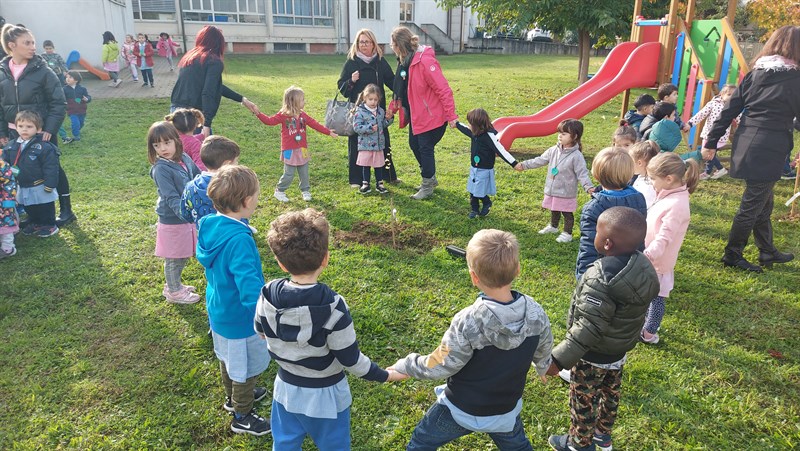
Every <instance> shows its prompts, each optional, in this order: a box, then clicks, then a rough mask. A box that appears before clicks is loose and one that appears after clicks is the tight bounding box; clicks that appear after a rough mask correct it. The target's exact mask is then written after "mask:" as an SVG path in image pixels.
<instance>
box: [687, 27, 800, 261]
mask: <svg viewBox="0 0 800 451" xmlns="http://www.w3.org/2000/svg"><path fill="white" fill-rule="evenodd" d="M739 113H742V121H741V124H740V125H739V128H738V129H737V130H736V135H735V136H734V138H733V148H732V150H731V170H730V174H731V176H732V177H734V178H739V179H744V180H745V184H746V186H745V189H744V194H743V195H742V202H741V204H740V205H739V211H738V212H737V213H736V216H734V217H733V224H731V231H730V235H729V236H728V244H727V245H726V246H725V254H724V256H723V257H722V262H723V263H724V264H725V266H733V267H736V268H739V269H743V270H746V271H753V272H761V271H762V269H761V266H767V267H771V266H772V264H773V263H786V262H788V261H791V260H792V259H794V255H792V254H788V253H783V252H779V251H778V249H776V248H775V245H774V244H773V242H772V221H771V219H770V216H771V215H772V207H773V188H774V187H775V182H777V181H778V180H779V179H780V178H781V170H782V168H783V164H784V162H785V161H786V156H787V155H788V154H789V152H790V151H791V150H792V146H793V136H792V120H793V119H794V118H795V117H800V27H796V26H792V25H787V26H785V27H782V28H780V29H778V30H776V31H775V33H773V34H772V37H770V39H769V40H768V41H767V43H766V44H765V45H764V48H763V50H761V52H760V53H759V54H758V56H756V58H755V60H754V63H753V70H752V71H750V73H748V74H747V75H746V76H745V77H744V80H742V83H741V84H740V85H739V88H738V89H737V90H736V93H735V94H734V95H733V96H732V97H731V99H730V101H729V102H728V105H727V106H726V108H725V109H724V110H723V111H722V113H721V114H720V117H719V119H718V120H717V122H715V123H714V128H712V129H711V132H710V133H709V135H708V141H707V142H706V146H705V148H704V149H703V158H705V159H711V158H713V156H714V154H715V152H716V150H715V149H716V148H717V141H718V140H719V139H720V137H721V136H722V135H723V134H725V129H727V128H728V126H729V125H730V123H731V121H732V120H733V118H735V117H736V116H737V115H738V114H739ZM751 232H752V234H753V236H754V238H755V243H756V246H757V247H758V249H759V256H758V261H759V263H760V264H761V266H758V265H754V264H752V263H750V262H748V261H747V260H746V259H745V258H744V256H743V251H744V247H745V246H746V245H747V240H748V238H749V237H750V233H751Z"/></svg>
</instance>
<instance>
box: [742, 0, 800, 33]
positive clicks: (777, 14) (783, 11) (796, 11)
mask: <svg viewBox="0 0 800 451" xmlns="http://www.w3.org/2000/svg"><path fill="white" fill-rule="evenodd" d="M747 12H748V13H749V15H750V19H751V20H752V21H753V23H754V24H755V25H756V26H757V27H758V28H760V29H762V30H764V34H763V35H762V37H761V39H762V40H766V39H767V38H769V36H770V35H771V34H772V32H773V31H775V30H777V29H778V28H780V27H782V26H784V25H797V24H798V23H800V4H799V3H798V2H797V1H796V0H752V1H751V2H750V3H748V4H747Z"/></svg>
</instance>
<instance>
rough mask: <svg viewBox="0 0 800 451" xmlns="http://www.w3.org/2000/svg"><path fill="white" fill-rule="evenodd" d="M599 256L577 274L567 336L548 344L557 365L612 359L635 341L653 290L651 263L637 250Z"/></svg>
mask: <svg viewBox="0 0 800 451" xmlns="http://www.w3.org/2000/svg"><path fill="white" fill-rule="evenodd" d="M626 258H627V257H622V256H616V257H603V258H601V259H599V260H597V261H595V262H594V263H592V265H591V266H590V267H589V269H588V270H586V272H585V273H584V274H583V276H582V277H581V279H580V282H578V286H577V288H576V289H575V293H574V294H573V295H572V303H571V305H570V309H569V316H568V319H567V327H569V330H568V331H567V336H566V337H564V340H563V341H562V342H561V343H559V344H558V346H556V347H555V348H554V349H553V358H554V359H555V360H556V361H557V362H558V365H559V366H560V367H561V368H572V367H573V366H575V364H576V363H578V361H579V360H581V359H584V358H585V357H586V360H589V361H591V362H594V363H612V362H615V361H617V360H619V359H621V358H622V357H623V356H624V355H625V353H626V352H628V351H630V350H631V349H633V347H634V346H636V343H637V342H638V341H639V334H640V333H641V330H642V326H643V325H644V319H645V315H646V313H647V307H648V306H649V305H650V301H651V300H652V299H653V298H654V297H656V296H657V295H658V289H659V283H658V276H657V275H656V271H655V269H653V265H652V264H650V261H649V260H647V257H645V256H644V254H642V253H641V252H638V251H637V252H635V253H633V254H631V255H630V258H629V259H627V260H626Z"/></svg>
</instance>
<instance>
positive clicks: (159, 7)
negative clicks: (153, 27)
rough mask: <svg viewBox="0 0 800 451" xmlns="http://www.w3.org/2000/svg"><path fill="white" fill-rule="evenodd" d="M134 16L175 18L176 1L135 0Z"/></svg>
mask: <svg viewBox="0 0 800 451" xmlns="http://www.w3.org/2000/svg"><path fill="white" fill-rule="evenodd" d="M133 18H134V19H139V20H175V2H174V1H173V0H133Z"/></svg>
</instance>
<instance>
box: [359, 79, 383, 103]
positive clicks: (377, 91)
mask: <svg viewBox="0 0 800 451" xmlns="http://www.w3.org/2000/svg"><path fill="white" fill-rule="evenodd" d="M373 94H374V95H376V96H378V101H380V100H381V88H379V87H378V85H376V84H375V83H370V84H368V85H367V87H365V88H364V90H363V91H361V93H360V94H359V95H358V99H356V105H361V104H362V103H364V102H366V100H367V96H371V95H373Z"/></svg>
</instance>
